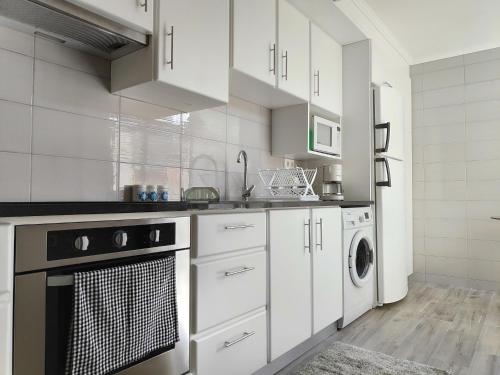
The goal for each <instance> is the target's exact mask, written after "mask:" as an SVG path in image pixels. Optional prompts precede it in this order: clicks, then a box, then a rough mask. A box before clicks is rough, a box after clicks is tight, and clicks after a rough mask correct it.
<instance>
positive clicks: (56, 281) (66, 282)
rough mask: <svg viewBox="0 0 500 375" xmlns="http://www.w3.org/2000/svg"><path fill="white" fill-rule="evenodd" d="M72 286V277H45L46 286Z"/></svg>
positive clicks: (73, 280) (73, 278) (73, 282)
mask: <svg viewBox="0 0 500 375" xmlns="http://www.w3.org/2000/svg"><path fill="white" fill-rule="evenodd" d="M74 284H75V276H73V275H61V276H48V277H47V286H70V285H74Z"/></svg>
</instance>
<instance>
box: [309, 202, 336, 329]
mask: <svg viewBox="0 0 500 375" xmlns="http://www.w3.org/2000/svg"><path fill="white" fill-rule="evenodd" d="M312 232H313V241H312V243H313V246H312V261H313V267H312V269H313V334H315V333H317V332H319V331H321V330H322V329H323V328H326V327H327V326H328V325H330V324H332V323H333V322H335V321H337V320H338V319H340V318H341V317H342V311H343V302H342V278H343V276H342V275H343V274H342V218H341V211H340V208H337V207H336V208H318V209H313V210H312Z"/></svg>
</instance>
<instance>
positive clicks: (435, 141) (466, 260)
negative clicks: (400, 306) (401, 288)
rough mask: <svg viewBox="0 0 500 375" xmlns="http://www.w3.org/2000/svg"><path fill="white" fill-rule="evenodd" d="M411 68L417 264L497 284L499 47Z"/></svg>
mask: <svg viewBox="0 0 500 375" xmlns="http://www.w3.org/2000/svg"><path fill="white" fill-rule="evenodd" d="M411 72H412V87H413V88H414V90H413V94H412V95H413V105H414V109H413V122H414V124H413V133H414V139H413V144H414V149H413V169H414V175H413V177H414V182H413V187H414V199H418V200H417V201H415V205H414V228H421V227H422V226H424V227H425V233H424V234H422V233H421V230H420V233H418V236H423V238H424V241H425V250H424V251H423V252H422V253H417V255H416V257H415V258H414V263H415V269H417V270H418V272H419V274H423V275H424V276H423V277H424V278H425V280H427V281H431V282H439V283H445V284H453V285H462V286H468V287H477V288H488V289H494V290H500V223H499V222H497V221H494V220H492V219H491V217H492V216H500V48H497V49H493V50H487V51H481V52H477V53H472V54H468V55H464V56H457V57H453V58H450V59H445V60H438V61H434V62H429V63H424V64H419V65H418V66H416V67H412V69H411ZM422 108H423V109H422ZM422 169H423V170H424V176H422ZM415 194H416V198H415ZM420 247H421V245H420ZM423 262H425V265H423V264H422V263H423Z"/></svg>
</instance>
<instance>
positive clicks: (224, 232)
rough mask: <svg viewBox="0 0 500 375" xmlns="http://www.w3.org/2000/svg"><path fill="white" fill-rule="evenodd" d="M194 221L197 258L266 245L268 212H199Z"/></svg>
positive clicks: (194, 253)
mask: <svg viewBox="0 0 500 375" xmlns="http://www.w3.org/2000/svg"><path fill="white" fill-rule="evenodd" d="M194 223H195V230H194V234H195V238H194V244H193V255H194V256H195V257H201V256H206V255H213V254H220V253H224V252H227V251H232V250H240V249H249V248H253V247H261V246H265V244H266V214H265V213H264V212H256V213H255V212H254V213H243V214H223V215H198V216H196V218H195V220H194Z"/></svg>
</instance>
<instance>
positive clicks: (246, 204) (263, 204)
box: [208, 201, 271, 210]
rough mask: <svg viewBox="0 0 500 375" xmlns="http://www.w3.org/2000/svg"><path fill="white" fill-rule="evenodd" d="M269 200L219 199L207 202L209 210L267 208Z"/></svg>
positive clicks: (269, 205)
mask: <svg viewBox="0 0 500 375" xmlns="http://www.w3.org/2000/svg"><path fill="white" fill-rule="evenodd" d="M269 207H271V202H269V201H221V202H216V203H209V204H208V209H209V210H234V209H238V208H249V209H251V208H269Z"/></svg>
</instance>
